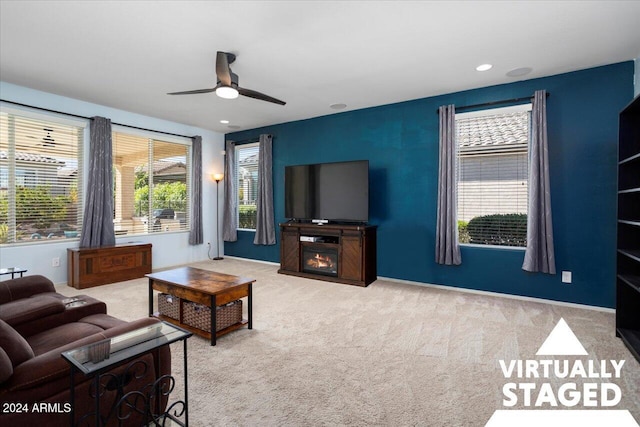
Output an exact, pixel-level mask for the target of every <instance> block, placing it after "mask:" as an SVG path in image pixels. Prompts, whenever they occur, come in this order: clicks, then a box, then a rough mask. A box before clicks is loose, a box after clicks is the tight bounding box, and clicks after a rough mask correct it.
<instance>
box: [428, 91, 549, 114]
mask: <svg viewBox="0 0 640 427" xmlns="http://www.w3.org/2000/svg"><path fill="white" fill-rule="evenodd" d="M550 95H551V93H550V92H547V98H548V97H549V96H550ZM532 98H533V96H525V97H522V98H512V99H503V100H501V101H490V102H483V103H482V104H473V105H463V106H462V107H456V113H457V112H458V111H459V110H468V109H469V108H477V107H489V106H491V105H500V104H513V103H516V102H520V101H528V100H531V99H532ZM439 113H440V109H437V110H436V114H439Z"/></svg>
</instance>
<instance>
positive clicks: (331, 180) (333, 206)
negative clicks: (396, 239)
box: [284, 160, 369, 222]
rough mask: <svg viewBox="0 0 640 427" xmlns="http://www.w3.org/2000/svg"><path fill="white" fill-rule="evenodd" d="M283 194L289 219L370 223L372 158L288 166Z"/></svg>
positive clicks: (285, 172)
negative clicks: (370, 166)
mask: <svg viewBox="0 0 640 427" xmlns="http://www.w3.org/2000/svg"><path fill="white" fill-rule="evenodd" d="M284 193H285V197H284V199H285V201H284V202H285V207H284V215H285V217H287V218H289V219H293V220H327V221H335V222H367V221H368V220H369V161H368V160H358V161H351V162H337V163H317V164H311V165H298V166H286V167H285V171H284Z"/></svg>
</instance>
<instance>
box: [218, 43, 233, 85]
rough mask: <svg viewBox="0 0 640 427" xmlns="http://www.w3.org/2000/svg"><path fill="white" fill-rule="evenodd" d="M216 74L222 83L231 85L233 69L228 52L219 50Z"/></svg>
mask: <svg viewBox="0 0 640 427" xmlns="http://www.w3.org/2000/svg"><path fill="white" fill-rule="evenodd" d="M216 75H217V76H218V80H220V83H221V84H223V85H224V86H231V70H230V69H229V58H228V57H227V54H226V52H220V51H218V53H217V54H216Z"/></svg>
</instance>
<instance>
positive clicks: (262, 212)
mask: <svg viewBox="0 0 640 427" xmlns="http://www.w3.org/2000/svg"><path fill="white" fill-rule="evenodd" d="M272 149H273V139H272V137H271V135H264V134H263V135H260V154H259V155H258V200H257V201H256V210H257V212H256V235H255V237H254V239H253V243H254V244H255V245H275V244H276V226H275V220H274V216H273V173H272V169H273V156H272Z"/></svg>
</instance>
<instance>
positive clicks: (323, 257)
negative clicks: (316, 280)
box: [302, 245, 338, 276]
mask: <svg viewBox="0 0 640 427" xmlns="http://www.w3.org/2000/svg"><path fill="white" fill-rule="evenodd" d="M302 271H305V272H307V273H314V274H324V275H327V276H337V275H338V249H337V248H329V247H325V246H320V245H304V246H303V248H302Z"/></svg>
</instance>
